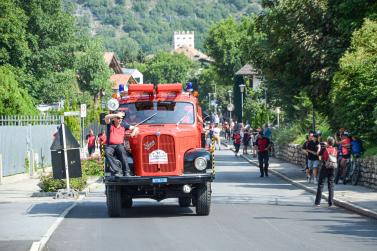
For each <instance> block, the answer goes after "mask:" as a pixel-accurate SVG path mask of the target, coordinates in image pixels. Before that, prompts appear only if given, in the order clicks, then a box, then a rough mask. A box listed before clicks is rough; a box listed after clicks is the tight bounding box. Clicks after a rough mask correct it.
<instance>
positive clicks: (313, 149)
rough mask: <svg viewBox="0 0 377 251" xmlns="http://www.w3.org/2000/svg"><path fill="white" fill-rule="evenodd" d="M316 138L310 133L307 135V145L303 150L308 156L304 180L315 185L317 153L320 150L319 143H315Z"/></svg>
mask: <svg viewBox="0 0 377 251" xmlns="http://www.w3.org/2000/svg"><path fill="white" fill-rule="evenodd" d="M317 138H318V136H317V135H315V134H313V133H311V134H310V135H309V143H308V145H307V148H306V149H305V151H306V154H307V156H308V169H306V179H307V182H308V183H311V182H312V181H313V182H314V184H317V177H318V164H319V163H318V153H319V150H320V147H319V143H318V142H317Z"/></svg>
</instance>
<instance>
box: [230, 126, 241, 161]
mask: <svg viewBox="0 0 377 251" xmlns="http://www.w3.org/2000/svg"><path fill="white" fill-rule="evenodd" d="M232 139H233V145H234V148H235V156H236V157H238V152H239V151H240V146H241V134H240V131H234V132H233V137H232Z"/></svg>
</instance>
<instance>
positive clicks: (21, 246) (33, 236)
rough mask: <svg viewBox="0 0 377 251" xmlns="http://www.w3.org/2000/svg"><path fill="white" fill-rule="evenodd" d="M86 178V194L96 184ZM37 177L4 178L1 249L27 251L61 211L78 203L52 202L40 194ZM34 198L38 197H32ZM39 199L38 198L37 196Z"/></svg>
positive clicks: (0, 203)
mask: <svg viewBox="0 0 377 251" xmlns="http://www.w3.org/2000/svg"><path fill="white" fill-rule="evenodd" d="M96 182H97V179H95V178H92V179H88V186H87V188H86V189H85V192H88V191H89V190H90V188H94V187H95V186H96V185H98V184H99V183H96ZM38 183H39V176H38V175H36V176H35V177H30V176H29V175H28V174H17V175H13V176H9V177H5V178H4V179H3V183H2V184H1V185H0V250H29V249H30V247H31V246H32V245H33V243H34V242H38V241H40V240H41V239H43V238H45V236H46V233H47V232H48V230H49V229H50V228H51V227H52V226H57V223H56V222H57V221H58V220H59V218H61V215H62V214H64V212H68V211H67V210H69V209H70V208H71V207H72V206H73V205H74V204H75V203H76V202H77V200H75V199H73V198H68V199H54V198H53V196H52V195H50V196H45V195H46V194H43V193H40V188H39V186H38ZM35 196H37V197H35ZM38 196H41V197H38Z"/></svg>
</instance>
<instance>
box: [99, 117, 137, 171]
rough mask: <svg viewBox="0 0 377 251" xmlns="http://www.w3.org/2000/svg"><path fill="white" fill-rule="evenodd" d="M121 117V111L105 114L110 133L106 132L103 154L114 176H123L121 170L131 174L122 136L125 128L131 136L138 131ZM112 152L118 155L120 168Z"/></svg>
mask: <svg viewBox="0 0 377 251" xmlns="http://www.w3.org/2000/svg"><path fill="white" fill-rule="evenodd" d="M123 117H124V113H123V112H118V113H115V114H108V115H106V116H105V122H106V124H107V125H108V128H109V130H110V133H108V135H109V139H107V142H106V143H107V144H106V145H105V156H106V159H107V160H108V161H109V164H110V169H111V171H112V172H113V173H114V175H115V176H123V172H124V175H125V176H130V175H131V170H130V167H129V165H128V162H127V152H126V149H125V147H124V136H125V134H126V130H131V131H132V132H131V137H133V136H135V135H136V134H137V133H138V131H139V130H138V128H137V127H136V126H132V125H130V124H128V123H127V122H126V121H125V120H123ZM111 120H112V121H111ZM114 154H116V155H117V156H118V157H119V160H120V162H121V163H122V169H119V167H118V166H117V165H116V163H115V161H116V157H115V156H114Z"/></svg>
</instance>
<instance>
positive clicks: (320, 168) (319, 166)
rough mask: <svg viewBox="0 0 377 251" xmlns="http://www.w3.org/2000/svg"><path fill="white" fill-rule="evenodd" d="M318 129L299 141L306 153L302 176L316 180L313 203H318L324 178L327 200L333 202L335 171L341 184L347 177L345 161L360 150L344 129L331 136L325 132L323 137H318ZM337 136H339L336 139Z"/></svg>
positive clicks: (311, 180) (359, 144)
mask: <svg viewBox="0 0 377 251" xmlns="http://www.w3.org/2000/svg"><path fill="white" fill-rule="evenodd" d="M321 136H322V135H321V133H320V132H313V131H311V132H310V133H309V135H308V137H307V140H306V142H305V143H304V145H303V147H302V148H303V151H304V152H305V153H306V178H307V182H308V183H311V182H313V183H314V184H317V185H318V186H317V195H316V199H315V205H316V206H319V205H320V201H321V197H322V191H323V187H324V181H325V180H326V179H327V185H328V192H329V198H328V204H329V206H330V207H331V206H332V205H333V198H334V182H335V181H336V179H335V175H336V174H335V171H336V170H337V172H338V173H337V176H338V175H339V176H341V177H342V178H343V179H344V181H343V183H344V184H345V183H346V181H347V172H349V171H350V170H347V163H348V162H349V161H350V157H351V154H352V155H354V156H355V157H357V158H359V157H360V156H361V155H362V153H363V147H362V142H361V141H360V140H359V139H357V138H356V137H355V136H353V137H351V135H350V134H349V133H348V132H347V131H346V130H340V131H339V132H338V133H337V134H336V135H335V137H331V136H329V137H328V138H327V140H326V141H321ZM339 137H340V139H338V138H339Z"/></svg>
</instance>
